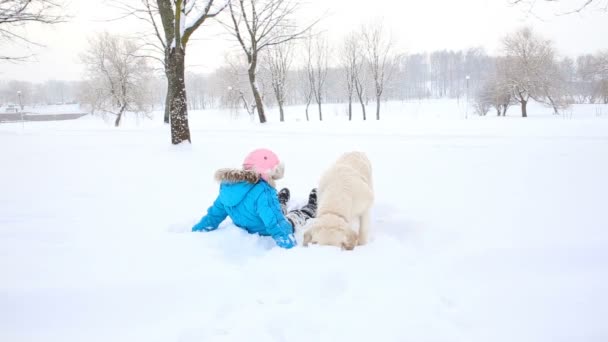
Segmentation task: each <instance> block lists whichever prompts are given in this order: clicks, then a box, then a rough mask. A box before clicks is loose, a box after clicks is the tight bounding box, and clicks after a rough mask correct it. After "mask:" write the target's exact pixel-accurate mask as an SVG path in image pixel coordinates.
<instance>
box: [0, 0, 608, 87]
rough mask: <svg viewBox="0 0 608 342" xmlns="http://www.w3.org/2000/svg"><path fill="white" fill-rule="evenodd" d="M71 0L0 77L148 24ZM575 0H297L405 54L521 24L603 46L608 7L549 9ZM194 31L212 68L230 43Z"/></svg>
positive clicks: (66, 58) (497, 35)
mask: <svg viewBox="0 0 608 342" xmlns="http://www.w3.org/2000/svg"><path fill="white" fill-rule="evenodd" d="M69 1H70V5H69V7H68V11H69V13H70V14H71V15H72V16H73V19H72V20H71V21H70V22H68V23H65V24H61V25H57V26H55V27H44V28H41V27H33V26H31V27H29V28H28V37H29V38H31V39H33V40H35V41H37V42H41V43H43V44H45V47H43V48H35V49H34V50H33V52H35V53H36V54H37V57H36V60H35V61H32V62H28V63H20V64H9V63H4V62H0V79H2V80H8V79H19V80H28V81H35V82H39V81H44V80H48V79H58V80H77V79H80V78H81V75H82V66H81V65H80V64H79V60H78V55H79V53H81V52H82V51H83V50H84V49H85V48H86V45H87V38H88V37H90V36H91V35H93V34H95V33H96V32H101V31H104V30H107V31H109V32H113V33H120V34H124V35H129V34H132V33H134V32H137V31H141V30H144V29H146V26H145V25H143V24H142V23H140V22H137V21H133V20H119V21H109V22H108V21H107V20H108V19H112V18H116V17H119V16H120V14H121V12H120V10H118V9H117V8H115V7H112V6H111V5H110V1H108V0H69ZM581 1H584V0H564V1H562V3H563V4H564V5H559V4H558V5H555V4H552V5H544V4H538V5H537V6H536V7H535V8H534V12H533V14H530V13H529V11H528V7H522V6H518V7H513V6H511V5H509V0H459V1H456V0H418V1H415V0H372V1H369V0H307V1H302V10H301V11H300V12H299V13H300V14H299V16H298V20H299V21H301V22H307V21H309V20H313V19H314V18H316V17H318V16H320V15H322V14H323V13H326V14H325V15H324V19H323V21H322V22H321V24H320V27H319V29H323V30H325V31H326V32H327V35H328V36H329V39H330V40H331V41H332V42H333V43H334V44H332V45H334V46H336V45H337V44H338V43H337V42H339V39H340V37H342V36H343V35H344V34H345V33H347V32H348V31H349V30H353V29H357V28H358V27H359V26H360V25H361V24H363V23H366V22H369V21H370V20H374V19H378V18H382V20H384V22H385V25H386V26H387V27H388V28H390V30H391V31H392V33H393V36H394V38H395V40H396V41H397V42H398V47H399V49H400V50H402V51H404V52H407V53H416V52H425V51H426V52H429V51H433V50H438V49H466V48H469V47H477V46H481V47H484V48H485V49H486V50H487V52H488V53H490V54H497V53H499V52H500V39H501V38H502V37H503V36H504V35H506V34H508V33H509V32H511V31H513V30H515V29H517V28H519V27H521V26H523V25H531V26H532V27H534V29H535V30H536V31H537V32H539V33H540V34H542V35H543V36H544V37H546V38H548V39H551V40H553V41H554V42H555V46H556V48H557V49H558V51H559V53H560V54H561V55H567V56H576V55H578V54H581V53H593V52H596V51H598V50H602V49H608V39H606V37H608V13H607V12H602V11H599V10H597V9H595V8H590V9H588V10H586V11H584V12H583V13H580V14H572V15H566V16H559V15H555V14H556V13H561V12H564V11H567V10H569V9H572V8H574V7H576V4H577V3H580V2H581ZM539 2H540V1H539ZM370 4H371V5H370ZM194 38H195V39H196V40H195V41H193V42H192V43H191V44H192V45H189V46H188V51H187V57H186V58H187V63H188V65H189V69H188V70H192V71H200V72H204V71H209V70H213V69H214V68H216V67H217V66H219V65H221V64H222V62H223V60H224V55H225V54H226V52H227V51H231V50H232V49H233V48H234V43H233V42H231V41H229V39H228V37H226V36H225V35H224V34H222V29H221V28H220V27H219V25H213V24H210V25H209V26H207V27H201V28H200V29H199V30H198V31H197V33H196V34H195V36H194ZM0 49H2V51H3V54H6V52H5V51H12V52H14V54H20V53H27V50H24V49H23V48H21V47H19V46H15V45H7V44H2V45H0Z"/></svg>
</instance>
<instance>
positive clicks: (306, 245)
mask: <svg viewBox="0 0 608 342" xmlns="http://www.w3.org/2000/svg"><path fill="white" fill-rule="evenodd" d="M310 240H312V236H311V234H310V231H307V232H306V233H304V247H308V244H309V243H310Z"/></svg>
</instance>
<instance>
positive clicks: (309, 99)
mask: <svg viewBox="0 0 608 342" xmlns="http://www.w3.org/2000/svg"><path fill="white" fill-rule="evenodd" d="M311 100H312V95H311V96H309V97H308V99H307V100H306V110H305V111H306V121H310V117H309V116H308V107H310V102H311Z"/></svg>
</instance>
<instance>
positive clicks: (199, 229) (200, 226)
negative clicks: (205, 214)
mask: <svg viewBox="0 0 608 342" xmlns="http://www.w3.org/2000/svg"><path fill="white" fill-rule="evenodd" d="M211 230H213V228H212V227H205V224H204V223H203V222H202V221H201V222H199V223H197V224H195V225H194V227H192V231H193V232H208V231H211Z"/></svg>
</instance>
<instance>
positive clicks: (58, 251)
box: [0, 101, 608, 342]
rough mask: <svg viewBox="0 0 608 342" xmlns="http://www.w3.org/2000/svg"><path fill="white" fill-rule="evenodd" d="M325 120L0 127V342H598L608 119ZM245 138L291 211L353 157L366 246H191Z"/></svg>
mask: <svg viewBox="0 0 608 342" xmlns="http://www.w3.org/2000/svg"><path fill="white" fill-rule="evenodd" d="M461 103H462V102H461ZM371 107H372V106H370V108H371ZM326 108H327V111H326V121H325V122H323V123H319V122H310V123H307V122H303V121H302V117H301V115H302V110H301V108H299V107H297V108H296V107H294V108H289V110H288V112H287V113H288V120H289V121H290V122H287V123H283V124H280V123H276V122H271V123H270V124H268V125H266V126H260V125H257V124H252V123H250V122H249V119H248V118H246V117H242V118H241V119H233V118H231V115H230V113H227V112H219V111H204V112H193V113H191V123H192V127H193V129H192V138H193V144H192V145H191V146H178V147H173V146H170V145H169V143H168V141H169V135H168V129H167V128H166V127H163V126H162V125H161V124H160V123H159V120H158V119H156V120H154V121H145V120H143V119H138V120H136V119H129V118H127V120H126V122H125V123H126V126H125V127H121V128H118V129H114V128H113V127H111V125H109V124H106V123H104V122H103V121H101V120H99V119H96V118H91V117H86V118H82V119H79V120H75V121H64V122H31V123H26V124H25V125H24V126H23V127H22V125H21V124H20V123H19V124H2V125H0V158H1V160H2V162H1V163H0V274H1V275H2V278H1V281H0V341H62V342H65V341H88V342H93V341H104V342H106V341H180V342H190V341H264V342H266V341H289V342H295V341H303V342H304V341H307V342H308V341H415V342H421V341H429V342H430V341H433V342H435V341H436V342H439V341H441V342H443V341H446V342H452V341H463V342H464V341H479V342H486V341H493V342H499V341H505V342H513V341H518V342H524V341H534V342H538V341H551V342H555V341H564V342H565V341H598V342H599V341H606V340H608V326H607V325H606V324H605V321H606V317H608V229H607V228H608V207H607V198H608V197H607V194H608V108H607V107H601V106H577V107H574V108H573V109H572V110H571V111H569V112H568V115H565V116H560V117H556V116H552V115H551V114H550V113H551V111H550V110H548V109H546V108H542V107H540V106H535V107H533V108H532V109H531V112H530V115H531V117H530V118H528V119H527V120H523V119H521V118H518V117H517V116H516V111H517V109H516V108H512V109H511V111H512V112H511V114H512V115H513V116H512V117H507V118H496V117H494V116H488V117H485V118H480V117H476V116H469V117H468V119H467V120H465V119H464V115H463V114H464V112H463V107H462V105H461V104H460V105H459V104H457V103H456V102H455V101H453V102H447V101H437V102H414V103H405V104H402V103H392V104H388V105H387V106H386V111H387V112H390V113H388V114H386V115H385V116H384V118H383V120H382V121H380V122H375V121H369V122H361V121H360V120H358V121H357V122H351V123H349V122H345V121H344V111H343V109H344V106H337V105H336V106H327V107H326ZM598 108H599V109H598ZM314 113H316V111H315V109H314V108H311V114H313V115H311V116H314ZM271 115H272V117H271V118H274V117H275V116H276V115H275V113H274V111H271ZM598 115H599V116H598ZM272 121H275V120H272ZM298 121H299V122H298ZM260 146H266V147H269V148H272V149H274V150H275V151H276V152H277V153H278V154H279V155H280V156H281V157H282V159H283V160H284V161H285V163H286V177H285V178H284V179H283V180H282V181H281V182H280V183H279V186H288V187H290V188H291V189H292V194H293V196H294V197H295V198H294V200H293V202H292V203H291V205H293V206H295V205H298V204H301V203H302V202H303V201H305V198H306V196H307V194H308V191H309V190H310V189H311V188H312V187H314V186H315V182H316V181H317V179H318V177H319V175H320V174H321V172H322V171H323V170H324V169H325V168H326V167H327V166H328V165H329V164H330V163H331V162H332V160H333V159H334V158H336V157H337V156H338V155H339V154H341V153H342V152H344V151H349V150H362V151H365V152H366V153H368V155H369V157H370V159H371V160H372V162H373V165H374V182H375V187H376V196H377V202H376V204H375V206H374V210H373V227H372V229H373V234H372V241H371V243H370V244H369V245H367V246H364V247H360V248H357V249H355V250H354V251H351V252H343V251H340V250H337V249H334V248H331V247H319V246H313V247H310V248H301V247H298V248H295V249H293V250H282V249H279V248H277V247H275V246H274V244H273V242H272V241H271V240H270V239H269V238H261V237H258V236H253V235H248V234H246V233H244V232H243V231H242V230H240V229H238V228H236V227H234V226H232V225H230V224H229V222H226V223H225V224H224V225H223V226H222V228H220V229H219V230H218V231H215V232H212V233H205V234H203V233H196V234H195V233H190V232H189V229H190V227H191V225H192V224H194V223H195V222H196V221H197V220H198V219H200V217H201V215H202V214H203V213H204V211H205V210H206V208H207V207H208V206H209V205H210V204H211V201H212V200H213V199H214V198H215V196H216V195H217V184H216V183H215V182H214V180H213V172H214V171H215V169H217V168H220V167H231V166H234V167H238V166H239V164H240V162H241V159H242V158H243V157H244V155H245V154H246V152H248V151H249V150H251V149H253V148H256V147H260Z"/></svg>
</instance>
